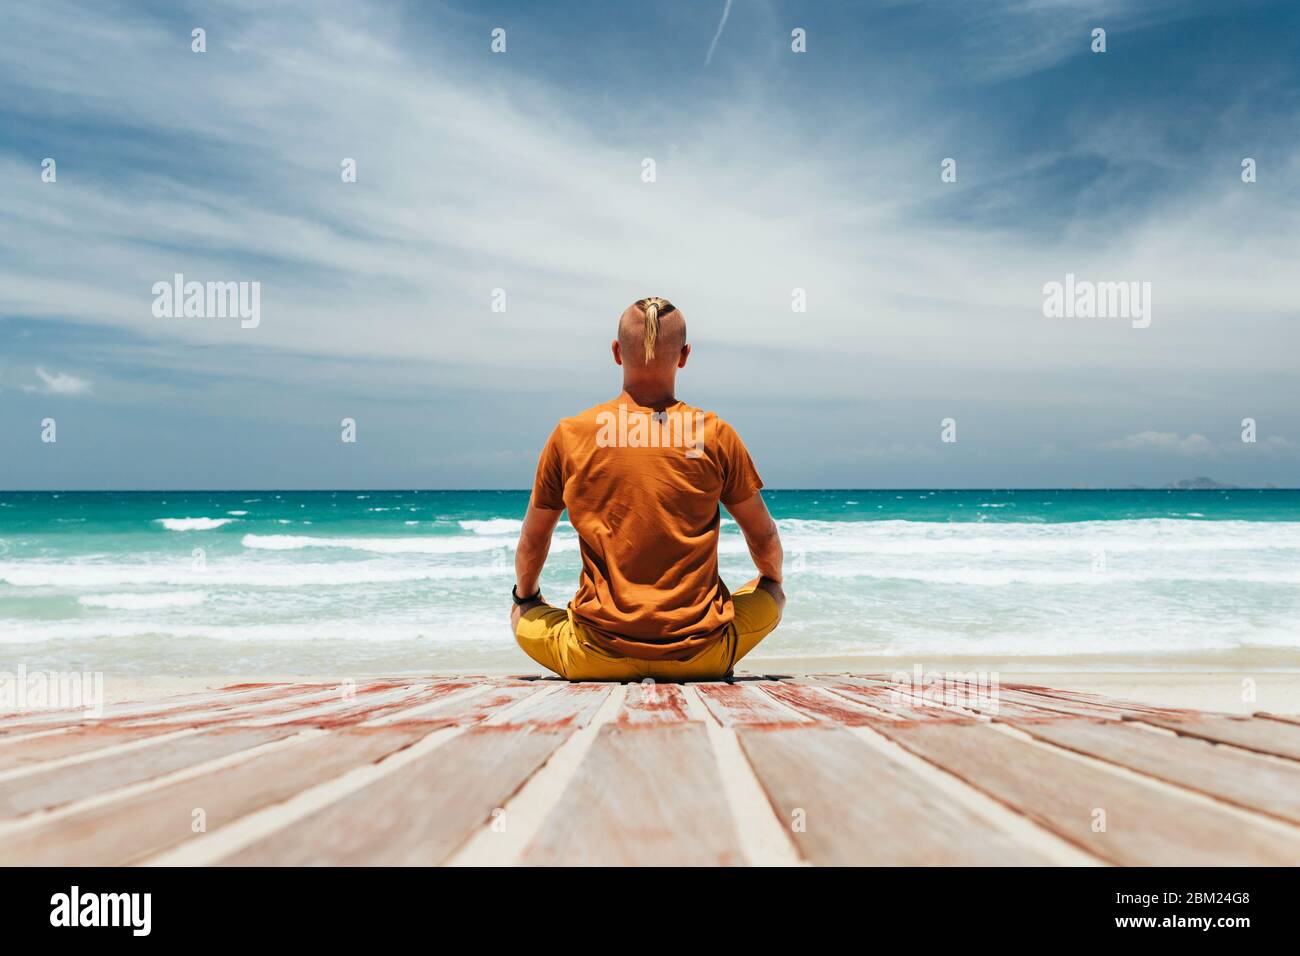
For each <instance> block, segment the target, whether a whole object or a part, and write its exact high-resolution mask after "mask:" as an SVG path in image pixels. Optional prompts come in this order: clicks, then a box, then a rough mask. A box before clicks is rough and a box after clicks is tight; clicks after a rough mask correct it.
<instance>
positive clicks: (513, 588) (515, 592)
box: [510, 584, 542, 606]
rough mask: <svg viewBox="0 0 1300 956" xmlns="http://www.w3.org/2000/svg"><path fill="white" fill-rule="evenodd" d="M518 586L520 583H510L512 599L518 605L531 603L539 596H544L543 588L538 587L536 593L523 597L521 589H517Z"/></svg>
mask: <svg viewBox="0 0 1300 956" xmlns="http://www.w3.org/2000/svg"><path fill="white" fill-rule="evenodd" d="M518 587H519V585H517V584H512V585H510V600H512V601H514V602H515V605H516V606H518V605H520V604H531V603H532V602H533V601H536V600H537V599H538V598H539V597H541V596H542V589H541V588H538V589H537V593H536V594H534V595H533V596H532V597H522V598H521V597H520V596H519V591H518V590H516V589H517V588H518Z"/></svg>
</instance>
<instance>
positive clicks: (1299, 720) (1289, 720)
mask: <svg viewBox="0 0 1300 956" xmlns="http://www.w3.org/2000/svg"><path fill="white" fill-rule="evenodd" d="M1255 716H1256V717H1262V718H1264V719H1265V720H1277V721H1281V722H1282V723H1284V724H1295V725H1297V726H1300V715H1297V714H1270V713H1269V712H1268V711H1266V710H1261V711H1259V712H1258V713H1257V714H1255Z"/></svg>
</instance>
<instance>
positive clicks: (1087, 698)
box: [1004, 683, 1201, 717]
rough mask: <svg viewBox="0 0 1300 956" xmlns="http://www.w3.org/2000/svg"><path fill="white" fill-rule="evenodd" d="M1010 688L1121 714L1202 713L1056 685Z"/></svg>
mask: <svg viewBox="0 0 1300 956" xmlns="http://www.w3.org/2000/svg"><path fill="white" fill-rule="evenodd" d="M1004 686H1005V687H1006V688H1007V689H1008V690H1014V691H1018V692H1023V693H1027V694H1032V695H1034V696H1035V697H1046V698H1049V699H1052V700H1062V701H1067V702H1073V703H1076V704H1083V705H1086V706H1089V707H1091V708H1093V709H1096V710H1101V711H1118V712H1120V713H1121V714H1149V715H1152V716H1163V717H1188V716H1195V715H1197V714H1200V713H1201V711H1196V710H1186V709H1184V708H1181V707H1156V706H1152V705H1150V704H1143V703H1139V702H1138V701H1132V700H1124V699H1122V698H1118V697H1105V696H1103V695H1101V694H1089V693H1087V692H1085V691H1078V690H1061V689H1060V688H1056V687H1040V686H1038V685H1036V684H1015V683H1012V684H1006V685H1004Z"/></svg>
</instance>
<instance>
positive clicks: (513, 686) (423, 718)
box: [368, 681, 545, 726]
mask: <svg viewBox="0 0 1300 956" xmlns="http://www.w3.org/2000/svg"><path fill="white" fill-rule="evenodd" d="M544 690H545V688H544V687H543V686H542V685H540V684H539V683H538V682H536V681H529V682H524V681H519V682H509V683H504V682H503V683H496V682H489V683H484V684H483V685H482V686H481V687H477V688H475V689H474V691H473V692H471V693H469V694H456V695H454V696H452V697H451V699H450V700H441V699H435V700H434V701H432V702H431V703H424V704H419V705H417V706H415V707H404V708H401V709H399V710H394V711H392V712H390V713H387V714H385V715H383V716H382V717H378V718H376V719H374V720H372V721H369V722H368V723H369V724H373V725H386V724H399V723H420V724H426V725H435V724H436V725H444V726H453V725H460V724H476V723H478V722H479V721H482V720H487V719H488V718H489V717H493V716H495V715H496V714H498V713H500V712H501V711H503V710H504V709H505V708H507V707H509V706H510V705H511V704H514V703H517V702H518V701H521V700H523V699H524V698H525V697H531V696H532V695H534V694H539V693H542V692H543V691H544Z"/></svg>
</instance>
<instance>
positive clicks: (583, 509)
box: [510, 297, 785, 680]
mask: <svg viewBox="0 0 1300 956" xmlns="http://www.w3.org/2000/svg"><path fill="white" fill-rule="evenodd" d="M610 350H611V353H612V355H613V358H614V363H615V364H616V365H619V366H621V367H622V369H623V391H622V394H621V395H619V397H618V398H615V399H612V400H611V401H608V402H605V403H603V404H601V405H597V406H595V407H594V408H589V409H587V410H586V411H585V412H582V413H581V414H578V415H575V416H573V417H572V418H566V419H564V420H563V421H561V422H560V424H559V425H558V426H556V428H555V430H554V431H553V432H552V433H551V437H550V439H549V440H548V441H547V443H546V447H545V448H544V449H543V450H542V455H541V458H540V459H539V461H538V464H537V476H536V480H535V481H534V483H533V494H532V498H531V500H530V501H529V503H528V510H527V511H526V512H525V513H524V522H523V527H522V528H521V529H520V531H519V546H518V547H517V548H516V549H515V586H514V588H513V590H512V595H513V599H514V607H513V609H512V610H511V612H510V624H511V629H512V630H513V631H514V635H515V640H517V641H518V642H519V646H520V647H521V648H522V649H523V650H524V652H525V653H526V654H528V656H529V657H531V658H532V659H533V660H535V661H536V662H537V663H539V664H541V665H542V666H543V667H546V668H547V669H549V670H552V671H554V672H555V673H557V674H559V675H560V676H562V677H567V678H569V679H570V680H644V679H646V678H651V679H653V680H718V679H719V678H721V677H723V676H725V675H726V674H728V673H730V672H731V670H732V668H733V667H734V666H735V663H736V661H738V660H740V658H742V657H744V656H745V655H746V654H748V653H749V652H750V651H751V650H753V649H754V647H755V646H756V645H757V644H758V642H759V641H761V640H762V639H763V638H764V637H765V636H767V635H768V634H769V633H770V632H771V631H772V629H773V628H775V627H776V625H777V624H778V623H779V622H780V620H781V610H782V608H783V607H784V606H785V592H784V591H783V590H782V589H781V560H782V552H781V538H780V535H779V534H778V532H777V528H776V522H774V521H773V520H772V516H771V515H770V514H769V513H768V510H767V505H766V504H765V503H764V502H763V496H762V495H761V494H759V489H760V488H762V487H763V483H762V481H760V480H759V477H758V473H757V472H756V471H755V470H754V463H753V462H752V461H750V459H749V453H748V452H747V451H746V450H745V446H744V445H743V444H742V443H741V441H740V437H739V436H738V435H737V434H736V432H735V431H734V430H733V429H732V428H731V426H730V425H728V424H727V423H726V422H724V421H722V420H721V419H719V418H718V417H717V416H716V415H712V414H710V413H707V412H702V411H700V410H699V409H698V408H692V407H691V406H689V405H687V404H685V403H684V402H679V401H678V400H677V398H676V394H675V392H674V384H675V381H676V376H677V370H678V369H681V368H685V367H686V360H687V359H688V358H689V357H690V354H691V347H690V345H688V344H687V342H686V322H685V320H684V319H683V318H682V314H681V312H679V311H678V310H677V308H676V307H675V306H674V305H673V304H672V303H671V302H668V301H666V300H665V299H660V298H657V297H650V298H645V299H638V300H637V301H636V302H634V303H633V304H632V305H630V306H629V307H628V308H627V309H626V310H625V311H624V312H623V314H622V316H620V318H619V325H618V338H617V339H616V340H615V341H613V342H611V343H610ZM719 504H722V505H724V506H725V507H726V509H727V510H728V511H729V512H731V516H732V517H733V518H735V519H736V524H737V526H738V527H739V528H740V532H741V534H742V535H744V538H745V543H746V544H747V545H748V546H749V554H750V557H752V558H753V559H754V565H755V567H756V568H757V569H758V572H759V576H758V577H757V578H754V579H753V580H752V581H750V582H748V583H747V584H745V585H744V586H742V587H740V588H737V589H736V590H735V591H734V592H729V591H728V590H727V586H726V585H725V584H723V583H722V579H721V578H720V577H719V576H718V525H719V524H720V515H719V512H718V505H719ZM566 508H567V509H568V512H569V518H570V520H571V521H572V523H573V527H574V529H575V530H576V531H577V532H578V537H579V539H580V543H581V548H582V576H581V578H580V580H579V582H578V593H577V594H576V595H575V596H574V598H573V600H572V601H571V602H569V606H568V608H567V609H565V608H560V607H556V606H555V605H552V604H549V603H547V602H546V600H545V599H544V598H543V597H542V591H541V575H542V566H543V565H544V564H545V563H546V556H547V553H548V552H549V550H550V547H551V535H552V534H553V532H554V531H555V527H556V525H557V524H558V523H559V520H560V515H561V513H562V512H563V510H564V509H566Z"/></svg>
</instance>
